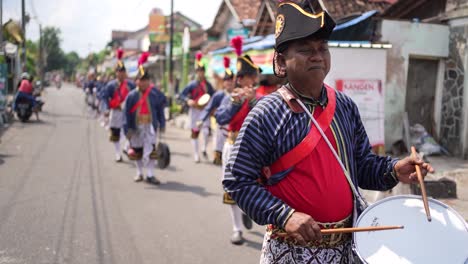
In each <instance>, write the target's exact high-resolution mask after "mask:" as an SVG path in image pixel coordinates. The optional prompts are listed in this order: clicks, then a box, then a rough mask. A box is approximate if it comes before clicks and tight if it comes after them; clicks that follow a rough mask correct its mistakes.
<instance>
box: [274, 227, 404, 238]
mask: <svg viewBox="0 0 468 264" xmlns="http://www.w3.org/2000/svg"><path fill="white" fill-rule="evenodd" d="M403 228H405V227H404V226H369V227H347V228H331V229H322V230H320V232H321V233H322V234H324V235H326V234H343V233H354V232H373V231H384V230H393V229H403ZM278 235H279V236H280V237H285V236H288V234H287V233H286V232H280V233H278Z"/></svg>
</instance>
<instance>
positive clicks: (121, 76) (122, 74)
mask: <svg viewBox="0 0 468 264" xmlns="http://www.w3.org/2000/svg"><path fill="white" fill-rule="evenodd" d="M126 76H127V74H126V72H125V71H118V72H117V79H119V81H121V82H122V81H123V80H125V77H126Z"/></svg>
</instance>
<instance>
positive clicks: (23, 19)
mask: <svg viewBox="0 0 468 264" xmlns="http://www.w3.org/2000/svg"><path fill="white" fill-rule="evenodd" d="M21 27H22V30H23V50H22V58H21V60H22V62H23V71H24V70H26V5H25V1H24V0H21Z"/></svg>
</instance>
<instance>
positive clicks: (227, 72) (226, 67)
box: [223, 57, 234, 80]
mask: <svg viewBox="0 0 468 264" xmlns="http://www.w3.org/2000/svg"><path fill="white" fill-rule="evenodd" d="M223 62H224V78H223V79H224V80H233V79H234V73H233V72H232V71H231V68H230V66H231V59H230V58H229V57H224V58H223Z"/></svg>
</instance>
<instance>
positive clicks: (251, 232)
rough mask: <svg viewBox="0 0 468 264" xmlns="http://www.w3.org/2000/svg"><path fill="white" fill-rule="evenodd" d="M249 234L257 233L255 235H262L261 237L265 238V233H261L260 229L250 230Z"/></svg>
mask: <svg viewBox="0 0 468 264" xmlns="http://www.w3.org/2000/svg"><path fill="white" fill-rule="evenodd" d="M249 234H252V235H255V236H258V237H261V238H263V237H264V236H265V234H263V233H260V232H258V231H249Z"/></svg>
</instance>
